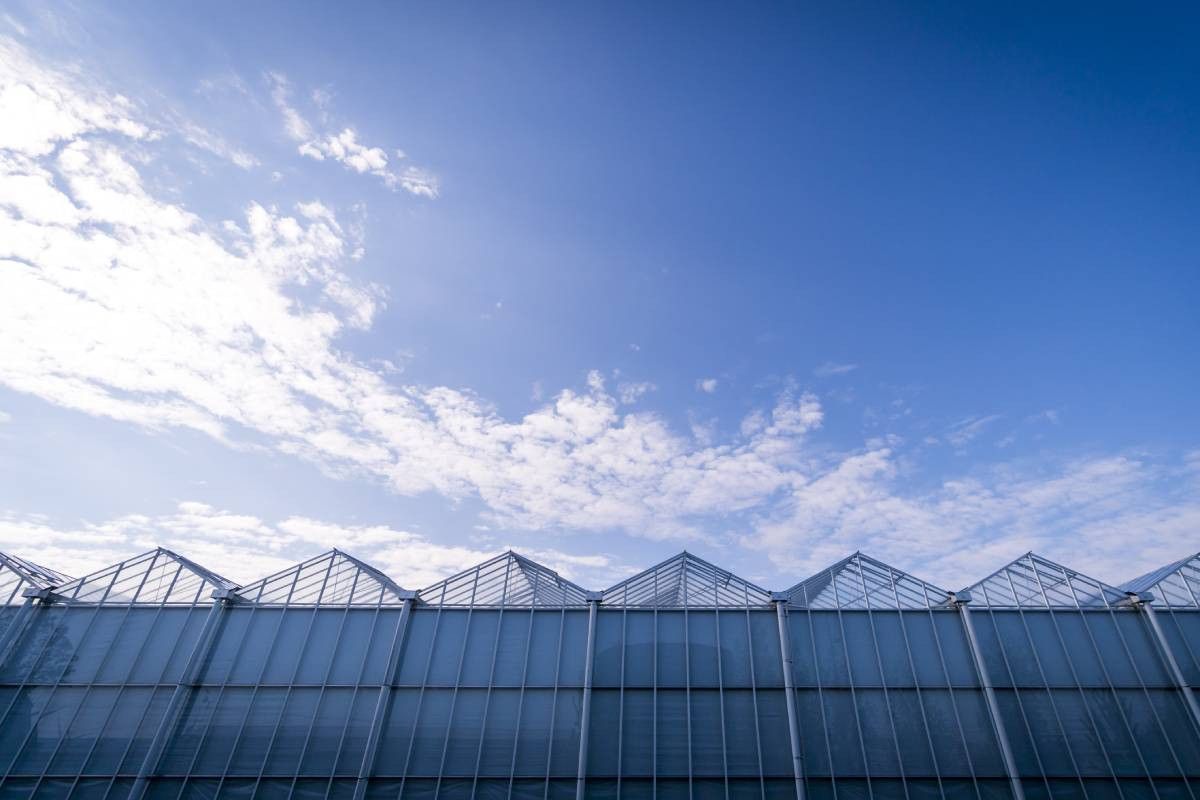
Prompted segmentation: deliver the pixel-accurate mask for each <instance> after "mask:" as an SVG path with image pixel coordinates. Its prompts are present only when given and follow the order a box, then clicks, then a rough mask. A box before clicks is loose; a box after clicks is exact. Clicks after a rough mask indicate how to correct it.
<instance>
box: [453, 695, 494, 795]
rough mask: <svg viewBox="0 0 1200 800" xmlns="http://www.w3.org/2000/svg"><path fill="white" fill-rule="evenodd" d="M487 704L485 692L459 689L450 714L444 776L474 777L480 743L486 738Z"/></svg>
mask: <svg viewBox="0 0 1200 800" xmlns="http://www.w3.org/2000/svg"><path fill="white" fill-rule="evenodd" d="M486 702H487V690H485V689H459V690H458V696H457V697H455V698H454V702H453V706H454V707H453V710H452V712H451V715H450V731H449V735H448V736H447V739H446V756H445V760H444V762H443V765H442V773H443V774H444V775H474V774H475V760H476V757H477V756H478V755H479V742H480V738H481V737H482V735H483V712H484V705H485V704H486Z"/></svg>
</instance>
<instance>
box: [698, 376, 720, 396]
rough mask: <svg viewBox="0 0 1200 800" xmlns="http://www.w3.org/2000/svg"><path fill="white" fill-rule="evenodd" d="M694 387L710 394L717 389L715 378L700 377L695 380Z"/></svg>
mask: <svg viewBox="0 0 1200 800" xmlns="http://www.w3.org/2000/svg"><path fill="white" fill-rule="evenodd" d="M696 389H698V390H699V391H701V392H704V393H705V394H712V393H713V392H715V391H716V390H717V379H716V378H700V379H699V380H697V381H696Z"/></svg>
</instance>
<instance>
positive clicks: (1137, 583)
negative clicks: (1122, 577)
mask: <svg viewBox="0 0 1200 800" xmlns="http://www.w3.org/2000/svg"><path fill="white" fill-rule="evenodd" d="M1120 588H1121V590H1122V591H1126V592H1133V593H1134V594H1146V593H1149V594H1150V595H1151V596H1152V597H1153V599H1152V600H1151V602H1152V603H1153V604H1154V605H1158V606H1169V607H1172V608H1200V553H1193V554H1192V555H1190V556H1187V557H1186V558H1181V559H1179V560H1178V561H1174V562H1172V563H1170V564H1166V565H1165V566H1162V567H1159V568H1158V569H1156V570H1152V571H1151V572H1147V573H1146V574H1145V575H1142V576H1140V577H1137V578H1134V579H1133V580H1131V581H1129V582H1128V583H1124V584H1121V587H1120Z"/></svg>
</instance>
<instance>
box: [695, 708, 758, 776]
mask: <svg viewBox="0 0 1200 800" xmlns="http://www.w3.org/2000/svg"><path fill="white" fill-rule="evenodd" d="M690 702H691V725H692V774H693V775H717V776H720V775H724V774H725V772H726V769H725V725H724V710H723V709H722V704H721V694H720V692H718V691H716V690H715V689H707V690H706V689H693V690H692V691H691V700H690ZM742 735H743V736H744V735H745V734H744V733H743V734H742Z"/></svg>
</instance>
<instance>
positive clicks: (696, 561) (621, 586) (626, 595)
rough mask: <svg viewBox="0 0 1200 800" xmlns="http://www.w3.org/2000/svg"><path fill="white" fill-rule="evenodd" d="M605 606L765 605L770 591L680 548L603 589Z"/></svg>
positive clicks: (705, 606)
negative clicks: (667, 556) (678, 551)
mask: <svg viewBox="0 0 1200 800" xmlns="http://www.w3.org/2000/svg"><path fill="white" fill-rule="evenodd" d="M601 597H602V599H601V601H600V604H601V605H606V606H626V607H649V608H714V607H717V608H719V607H742V608H744V607H746V606H760V605H762V606H765V605H769V604H770V602H771V593H770V592H769V591H767V590H766V589H764V588H762V587H761V586H756V585H755V584H753V583H751V582H750V581H747V580H745V579H744V578H740V577H738V576H737V575H734V574H733V573H732V572H730V571H729V570H727V569H722V568H721V567H718V566H716V565H715V564H711V563H709V562H708V561H705V560H704V559H702V558H700V557H699V556H695V555H692V554H691V553H689V552H688V551H687V550H684V551H683V552H681V553H680V554H679V555H676V556H672V557H671V558H668V559H667V560H666V561H663V562H662V563H660V564H656V565H655V566H653V567H651V568H650V569H648V570H645V571H644V572H640V573H638V574H637V575H634V576H633V577H632V578H626V579H625V580H623V581H621V582H620V583H618V584H616V585H615V586H611V587H609V588H608V589H605V590H604V592H603V594H602V596H601Z"/></svg>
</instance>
